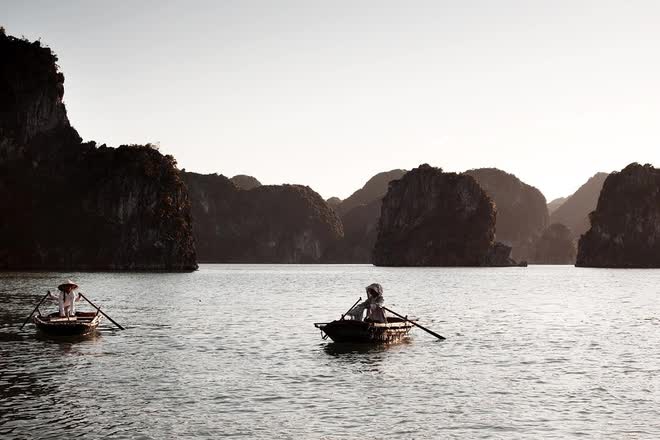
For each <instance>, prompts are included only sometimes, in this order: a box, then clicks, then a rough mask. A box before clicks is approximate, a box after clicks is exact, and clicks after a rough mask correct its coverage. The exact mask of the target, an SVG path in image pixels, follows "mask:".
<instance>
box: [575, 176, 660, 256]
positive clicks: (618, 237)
mask: <svg viewBox="0 0 660 440" xmlns="http://www.w3.org/2000/svg"><path fill="white" fill-rule="evenodd" d="M589 217H590V219H591V228H590V229H589V230H588V231H587V232H586V233H585V234H584V235H583V236H582V237H581V238H580V242H579V245H578V255H577V262H576V266H581V267H621V268H633V267H639V268H650V267H656V268H657V267H660V170H659V169H657V168H654V167H653V166H651V165H649V164H647V165H640V164H637V163H633V164H630V165H628V166H627V167H626V168H624V169H623V170H621V171H620V172H615V173H612V174H610V175H609V176H608V177H607V179H606V180H605V183H604V185H603V190H602V191H601V193H600V197H599V199H598V205H597V207H596V210H595V211H594V212H592V213H591V214H590V216H589Z"/></svg>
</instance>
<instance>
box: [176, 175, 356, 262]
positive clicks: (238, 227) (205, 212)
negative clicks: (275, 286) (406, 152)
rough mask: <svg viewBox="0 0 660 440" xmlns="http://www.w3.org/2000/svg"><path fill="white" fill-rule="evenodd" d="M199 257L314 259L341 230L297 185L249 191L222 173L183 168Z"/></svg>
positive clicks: (326, 208)
mask: <svg viewBox="0 0 660 440" xmlns="http://www.w3.org/2000/svg"><path fill="white" fill-rule="evenodd" d="M184 179H185V181H186V184H187V186H188V190H189V192H190V197H191V200H192V212H193V220H194V232H195V238H196V242H197V253H198V256H199V259H200V261H203V262H218V263H318V262H320V261H321V258H322V256H323V254H324V252H325V251H326V249H328V248H329V247H330V246H331V245H332V244H333V243H335V242H336V241H337V240H339V239H340V238H341V237H342V235H343V231H342V225H341V222H340V220H339V219H338V218H337V215H336V214H335V212H334V211H333V210H332V209H331V208H330V207H329V206H328V205H327V204H326V203H325V201H324V200H323V199H322V198H321V196H319V195H318V194H317V193H316V192H314V191H313V190H312V189H310V188H309V187H306V186H300V185H265V186H260V187H258V188H254V189H251V190H249V191H246V190H241V189H239V188H237V187H236V186H235V185H234V184H233V183H232V182H231V181H230V180H229V179H227V178H226V177H224V176H222V175H217V174H209V175H202V174H196V173H184Z"/></svg>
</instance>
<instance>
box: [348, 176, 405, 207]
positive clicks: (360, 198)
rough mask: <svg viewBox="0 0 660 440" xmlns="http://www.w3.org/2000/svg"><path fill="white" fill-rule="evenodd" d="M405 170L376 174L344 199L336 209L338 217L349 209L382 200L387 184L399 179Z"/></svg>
mask: <svg viewBox="0 0 660 440" xmlns="http://www.w3.org/2000/svg"><path fill="white" fill-rule="evenodd" d="M404 174H406V170H391V171H385V172H382V173H378V174H376V175H375V176H373V177H372V178H371V179H369V180H368V181H367V183H365V184H364V186H363V187H362V188H360V189H358V190H357V191H355V192H354V193H353V194H351V195H350V197H348V198H347V199H345V200H344V201H343V202H341V204H340V205H339V206H338V207H337V208H336V211H337V213H338V214H339V216H340V217H343V216H344V214H346V213H347V212H348V211H350V210H351V209H353V208H355V207H356V206H360V205H368V204H369V203H371V202H373V201H374V200H376V199H382V198H383V196H384V195H385V193H386V192H387V188H388V185H389V183H390V182H391V181H392V180H396V179H400V178H401V177H402V176H403V175H404Z"/></svg>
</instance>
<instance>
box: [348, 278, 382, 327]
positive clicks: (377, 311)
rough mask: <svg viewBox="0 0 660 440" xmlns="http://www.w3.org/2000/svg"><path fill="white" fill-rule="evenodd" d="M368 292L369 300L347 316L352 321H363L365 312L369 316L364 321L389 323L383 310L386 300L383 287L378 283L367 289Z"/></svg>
mask: <svg viewBox="0 0 660 440" xmlns="http://www.w3.org/2000/svg"><path fill="white" fill-rule="evenodd" d="M366 290H367V300H366V301H364V302H362V303H360V304H358V305H357V306H355V307H354V308H353V310H351V311H350V312H349V313H348V314H347V315H348V316H350V317H351V319H354V320H357V321H362V320H363V315H364V311H365V310H366V311H367V316H366V318H365V319H364V321H368V322H387V318H386V317H385V310H383V304H384V303H385V299H384V298H383V287H382V286H381V285H380V284H378V283H373V284H370V285H368V286H367V287H366Z"/></svg>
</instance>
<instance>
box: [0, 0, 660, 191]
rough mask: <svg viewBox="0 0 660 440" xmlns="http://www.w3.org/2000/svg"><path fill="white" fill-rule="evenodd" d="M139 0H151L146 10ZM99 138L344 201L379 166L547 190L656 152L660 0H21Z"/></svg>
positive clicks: (20, 26)
mask: <svg viewBox="0 0 660 440" xmlns="http://www.w3.org/2000/svg"><path fill="white" fill-rule="evenodd" d="M133 3H135V4H136V5H138V4H139V6H136V5H133ZM0 11H2V14H0V25H4V26H5V28H6V29H7V33H9V34H12V35H16V36H21V35H24V36H26V37H27V38H29V39H37V38H41V41H42V42H43V43H45V44H47V45H49V46H51V47H52V48H53V50H54V51H55V52H56V53H57V54H58V56H59V58H60V62H59V64H60V66H61V68H62V71H63V72H64V74H65V77H66V82H65V95H64V98H65V102H66V104H67V108H68V111H69V118H70V119H71V121H72V123H73V125H74V126H75V127H76V128H77V129H78V131H79V132H80V134H81V136H82V137H83V138H84V139H86V140H96V141H97V142H99V143H107V144H108V145H111V146H117V145H119V144H122V143H145V142H160V145H161V151H162V152H164V153H168V154H172V155H174V156H175V157H176V158H177V160H178V162H179V166H180V167H181V168H186V169H187V170H189V171H196V172H202V173H210V172H217V173H222V174H225V175H228V176H232V175H234V174H239V173H243V174H250V175H253V176H255V177H257V178H258V179H259V180H261V181H262V182H263V183H302V184H306V185H309V186H311V187H312V188H314V189H315V190H317V191H318V192H319V193H321V195H323V196H324V197H326V198H327V197H330V196H333V195H337V196H339V197H342V198H344V197H346V196H348V195H350V194H351V193H352V192H353V191H354V190H355V189H357V188H359V187H361V186H362V185H363V184H364V182H365V181H366V179H367V178H368V177H370V176H371V175H373V174H375V173H377V172H379V171H385V170H390V169H393V168H412V167H415V166H417V165H419V164H420V163H425V162H426V163H430V164H431V165H434V166H439V167H442V168H444V169H446V170H451V171H463V170H466V169H469V168H477V167H485V166H495V167H498V168H501V169H503V170H505V171H508V172H510V173H513V174H516V175H517V176H518V177H519V178H521V179H522V180H524V181H525V182H527V183H529V184H531V185H534V186H536V187H537V188H539V189H540V190H541V191H542V192H543V193H544V194H545V196H546V197H547V198H548V201H549V200H550V199H552V198H555V197H558V196H563V195H567V194H570V193H572V192H574V191H575V190H576V189H577V187H578V186H579V185H581V184H582V183H584V182H585V181H586V180H587V178H588V177H590V176H591V175H593V174H594V173H596V172H597V171H612V170H616V169H621V168H622V167H624V166H625V165H627V164H628V163H630V162H633V161H637V162H642V163H644V162H651V163H654V164H655V165H656V166H658V165H660V148H659V145H660V143H659V140H660V130H659V129H660V125H659V124H660V25H659V23H660V2H656V1H648V2H635V1H618V2H610V1H604V0H599V1H576V0H572V1H565V2H562V1H465V0H461V1H459V0H456V1H452V2H443V1H439V0H435V1H384V0H377V1H376V0H375V1H356V0H351V1H337V0H333V1H320V0H319V1H314V0H304V1H247V0H238V1H210V0H209V1H197V2H195V1H186V2H183V1H180V2H165V1H151V2H149V1H139V2H121V1H103V2H101V1H69V2H67V1H60V2H55V1H43V2H33V1H26V0H21V1H15V2H9V1H4V0H0Z"/></svg>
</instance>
